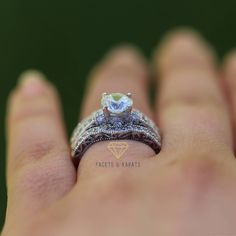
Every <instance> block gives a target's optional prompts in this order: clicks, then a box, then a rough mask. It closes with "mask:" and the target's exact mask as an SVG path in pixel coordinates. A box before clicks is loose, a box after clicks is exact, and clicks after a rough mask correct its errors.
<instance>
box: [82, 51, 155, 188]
mask: <svg viewBox="0 0 236 236" xmlns="http://www.w3.org/2000/svg"><path fill="white" fill-rule="evenodd" d="M89 82H90V83H89V86H88V91H87V92H86V94H87V96H86V97H85V99H84V103H83V108H82V113H81V118H84V117H86V116H88V115H89V114H90V113H91V112H93V111H95V110H97V109H98V108H99V107H100V104H99V101H100V98H101V94H102V93H104V92H107V93H111V92H120V93H124V94H126V93H132V98H133V101H134V107H135V108H137V109H139V110H140V111H142V112H143V113H144V114H146V115H147V116H148V117H151V118H152V117H153V114H152V112H151V109H150V106H149V103H148V70H147V65H146V63H145V60H144V59H143V57H142V56H141V55H140V54H139V53H138V52H137V51H136V50H135V49H133V48H130V47H127V46H125V47H120V48H117V49H115V50H113V51H112V52H110V53H109V54H108V55H107V56H106V57H105V59H104V60H103V61H102V62H101V63H100V64H99V65H98V66H97V67H96V68H95V69H94V70H93V72H92V74H91V76H90V80H89ZM125 142H126V143H127V145H128V149H127V150H126V152H125V153H124V154H123V156H122V160H125V161H128V160H129V161H132V160H133V161H138V160H144V159H145V157H151V156H154V151H153V150H152V149H151V148H150V147H149V146H147V145H145V144H142V143H139V142H136V141H127V140H125ZM108 143H109V142H108V141H103V142H98V143H96V144H94V145H92V146H91V147H90V148H89V149H88V150H87V151H86V152H85V154H84V156H83V158H82V160H81V162H80V165H79V169H78V175H79V177H78V182H79V183H80V184H81V183H82V182H87V181H90V182H91V178H92V179H96V180H97V179H98V176H101V177H102V178H106V174H108V175H109V176H110V173H112V176H119V175H120V174H121V171H120V169H121V168H104V165H105V166H106V167H114V166H113V165H114V164H116V162H118V161H120V160H117V159H116V158H114V156H113V155H112V153H111V152H110V151H109V150H108V147H107V146H108ZM100 172H102V175H99V173H100ZM115 173H117V175H116V174H115ZM84 180H86V181H84Z"/></svg>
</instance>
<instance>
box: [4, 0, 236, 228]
mask: <svg viewBox="0 0 236 236" xmlns="http://www.w3.org/2000/svg"><path fill="white" fill-rule="evenodd" d="M235 9H236V1H235V0H231V1H227V0H226V1H217V0H198V1H190V0H178V1H168V0H165V1H164V0H145V1H141V0H140V1H139V0H135V1H134V0H133V1H132V0H119V1H115V0H113V1H112V0H99V1H96V0H93V1H91V0H74V1H72V0H67V1H62V0H50V1H49V0H40V1H32V0H0V95H1V97H0V157H1V159H0V228H1V226H2V224H3V222H4V215H5V208H6V199H7V198H6V188H5V155H6V153H5V151H6V150H5V137H4V131H5V124H4V119H5V113H6V110H5V109H6V100H7V96H8V94H9V91H10V90H11V89H12V88H13V87H14V86H15V84H16V81H17V77H18V75H19V74H20V73H21V72H22V71H23V70H25V69H28V68H36V69H39V70H42V71H43V72H44V73H45V74H46V75H47V76H48V78H49V79H50V80H51V81H52V82H53V83H54V84H55V85H56V87H57V88H58V89H59V92H60V94H61V99H62V103H63V107H64V114H65V122H66V124H67V128H68V133H69V134H70V133H71V131H72V129H73V127H74V125H75V123H76V120H77V114H78V111H79V107H80V104H81V99H82V96H83V92H84V86H85V82H86V76H87V74H88V72H89V70H90V68H91V67H92V66H93V65H94V64H95V63H96V62H97V61H98V60H99V59H100V58H101V57H102V56H103V55H104V53H105V52H106V51H107V50H108V49H110V48H111V47H112V46H116V45H117V44H119V43H123V42H130V43H134V44H137V45H138V46H139V47H140V48H141V49H142V50H143V52H144V53H145V55H146V56H147V57H148V56H150V55H151V51H152V50H153V48H154V47H155V46H156V44H157V43H158V42H159V40H160V38H161V37H162V36H163V34H164V33H165V32H166V31H168V30H170V29H171V28H173V27H176V26H192V27H194V28H196V29H197V30H199V31H200V32H201V33H202V34H203V35H204V36H205V37H206V38H207V39H208V40H209V41H210V42H211V43H212V44H213V46H214V47H215V48H216V50H217V52H218V55H219V57H220V58H222V56H223V55H224V53H226V52H227V51H228V50H230V49H231V48H233V47H235V46H236V12H235Z"/></svg>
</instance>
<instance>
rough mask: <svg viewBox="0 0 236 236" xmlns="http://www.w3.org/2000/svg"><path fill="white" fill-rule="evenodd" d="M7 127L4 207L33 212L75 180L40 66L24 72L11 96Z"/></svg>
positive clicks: (53, 94)
mask: <svg viewBox="0 0 236 236" xmlns="http://www.w3.org/2000/svg"><path fill="white" fill-rule="evenodd" d="M7 127H8V128H7V136H8V173H7V185H8V195H9V201H8V202H9V204H8V206H9V207H8V208H10V210H9V211H11V210H12V212H18V213H20V214H23V212H24V213H25V212H27V213H28V212H29V211H30V212H31V213H34V214H35V211H36V210H39V209H41V208H43V207H46V206H48V205H49V204H50V203H52V202H54V201H56V200H57V199H59V198H60V197H62V196H64V195H65V194H66V193H67V192H68V191H69V190H70V189H71V188H72V186H73V184H74V182H75V169H74V167H73V165H72V162H71V160H70V155H69V153H70V151H69V147H68V144H67V140H66V135H65V129H64V125H63V122H62V117H61V114H60V105H59V101H58V98H57V94H56V91H55V89H54V88H53V86H52V85H50V84H49V82H47V81H46V80H45V79H44V77H43V76H42V75H41V74H40V73H39V72H35V71H29V72H26V73H24V74H23V75H22V77H21V79H20V83H19V85H18V87H17V88H16V90H15V91H13V93H12V95H11V97H10V99H9V104H8V117H7ZM14 214H15V213H14Z"/></svg>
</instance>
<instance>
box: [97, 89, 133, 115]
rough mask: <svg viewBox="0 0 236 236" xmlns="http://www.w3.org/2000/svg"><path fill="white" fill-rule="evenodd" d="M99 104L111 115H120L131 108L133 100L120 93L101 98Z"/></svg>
mask: <svg viewBox="0 0 236 236" xmlns="http://www.w3.org/2000/svg"><path fill="white" fill-rule="evenodd" d="M101 104H102V107H103V108H104V107H107V110H108V111H109V112H110V113H111V114H120V113H123V112H125V111H126V110H128V109H129V108H130V107H132V105H133V100H132V99H131V98H129V97H128V96H126V95H124V94H122V93H111V94H107V95H104V96H103V98H102V101H101Z"/></svg>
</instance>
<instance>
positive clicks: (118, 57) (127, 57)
mask: <svg viewBox="0 0 236 236" xmlns="http://www.w3.org/2000/svg"><path fill="white" fill-rule="evenodd" d="M105 61H112V62H113V64H135V63H143V62H144V61H145V59H144V56H143V55H142V53H141V50H139V48H138V47H136V46H134V45H131V44H123V45H120V46H117V47H115V48H113V49H112V50H110V51H109V52H108V53H107V54H106V55H105Z"/></svg>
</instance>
